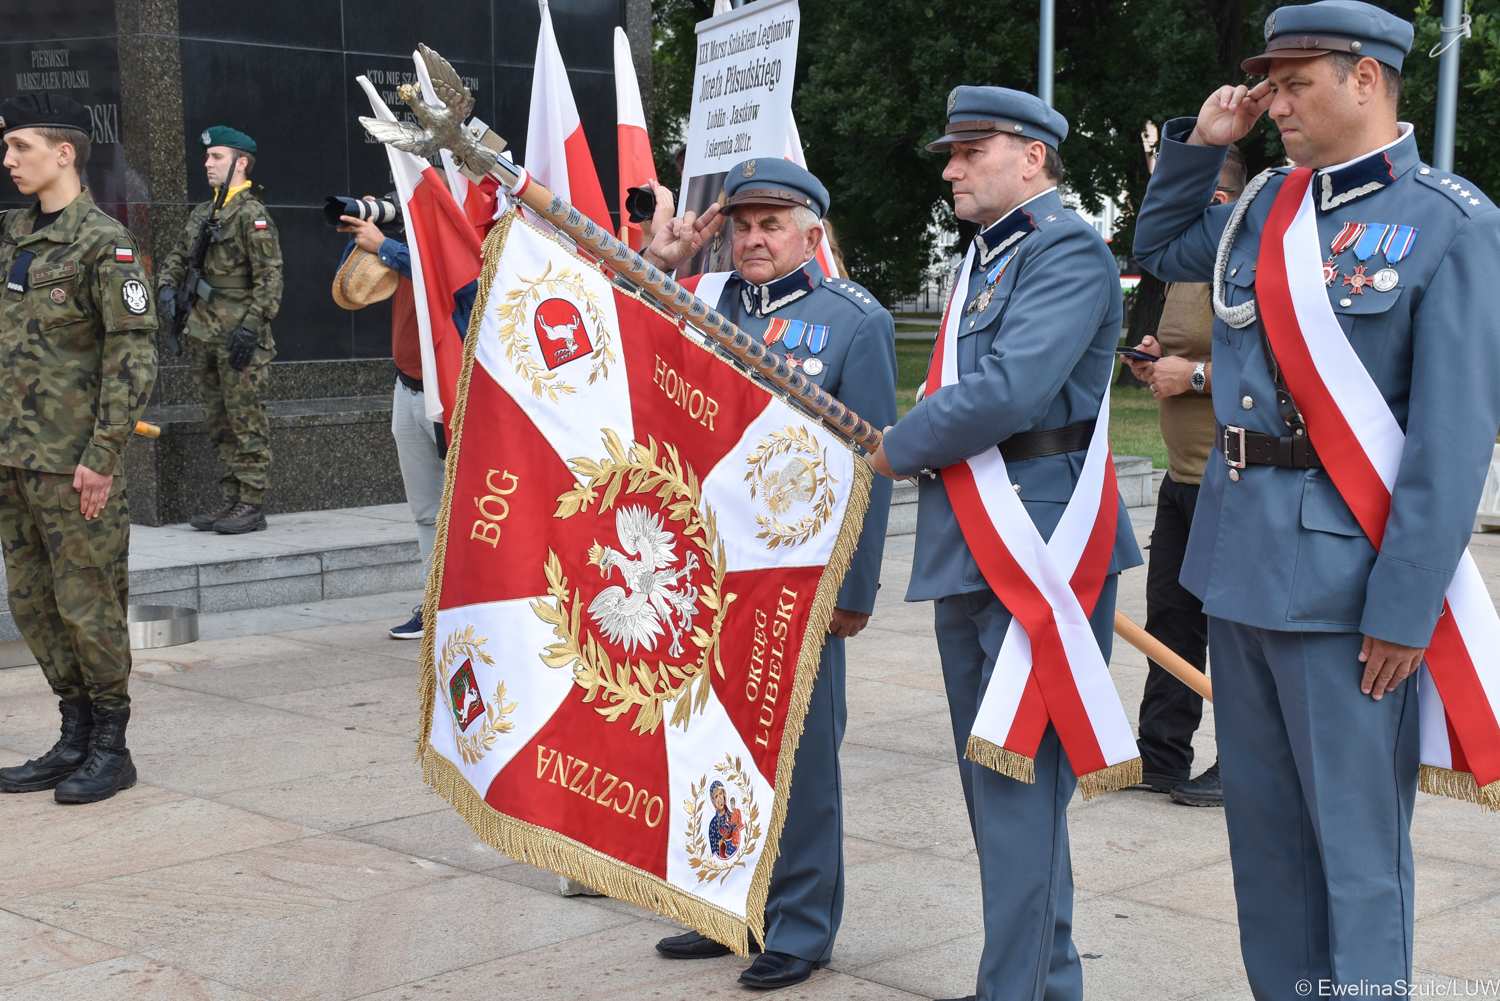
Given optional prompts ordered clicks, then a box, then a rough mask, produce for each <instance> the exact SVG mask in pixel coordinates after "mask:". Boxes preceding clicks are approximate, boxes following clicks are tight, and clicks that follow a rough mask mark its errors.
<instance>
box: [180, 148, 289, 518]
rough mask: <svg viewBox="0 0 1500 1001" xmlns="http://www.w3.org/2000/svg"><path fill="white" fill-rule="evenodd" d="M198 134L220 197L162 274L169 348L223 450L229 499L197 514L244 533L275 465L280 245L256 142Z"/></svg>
mask: <svg viewBox="0 0 1500 1001" xmlns="http://www.w3.org/2000/svg"><path fill="white" fill-rule="evenodd" d="M200 141H201V142H202V143H203V148H204V150H205V162H204V167H205V169H206V170H207V172H208V183H209V184H210V185H212V186H213V188H214V197H213V198H212V199H210V200H209V201H206V202H204V203H203V204H201V205H199V206H197V207H196V208H194V209H193V212H192V214H191V215H190V216H188V223H187V227H186V228H185V229H184V230H183V233H182V235H181V237H179V238H178V241H177V246H176V247H175V248H174V249H173V250H172V253H171V254H169V255H168V256H167V259H166V261H165V262H164V263H163V265H162V268H161V272H160V286H159V288H158V292H157V295H158V299H159V305H160V310H159V312H160V314H161V319H162V324H163V327H164V333H165V338H166V343H167V347H168V348H170V349H171V350H172V351H173V352H174V353H176V354H179V355H180V354H182V348H183V341H184V335H186V337H185V340H186V343H187V347H188V366H189V368H190V370H191V371H192V374H193V382H194V383H196V384H197V386H198V393H199V394H200V395H201V396H202V397H203V421H204V423H205V424H207V425H208V437H209V441H210V442H212V443H213V446H214V448H215V449H216V450H217V451H218V453H219V460H220V462H222V463H223V465H224V475H223V476H221V477H220V478H219V485H220V488H221V489H222V491H223V503H222V504H220V505H219V507H218V508H216V509H214V510H213V511H208V512H205V513H203V514H198V515H194V516H193V518H192V520H191V522H190V523H191V524H192V526H193V527H194V528H196V529H198V530H199V531H201V532H207V531H210V530H212V531H214V532H217V533H219V534H220V535H241V534H243V533H245V532H258V531H261V530H262V529H264V528H265V527H266V516H265V511H264V509H263V506H262V505H263V500H264V497H265V493H266V486H267V481H268V478H269V476H270V469H271V425H270V421H269V419H268V418H267V417H266V391H267V389H268V387H269V384H270V375H271V359H272V358H275V357H276V342H275V341H274V340H272V339H271V321H272V320H273V319H275V318H276V313H277V311H278V310H279V309H280V308H281V292H282V279H281V243H280V241H279V239H278V238H277V235H276V226H275V224H274V223H272V222H271V217H270V215H268V214H267V213H266V206H265V204H264V203H263V202H262V201H261V198H262V196H263V194H264V189H263V188H261V187H260V185H258V184H255V183H254V182H253V181H251V180H249V175H250V172H251V170H253V169H254V167H255V153H256V145H255V140H253V139H251V138H250V137H249V136H247V135H245V134H244V133H243V132H240V131H238V130H236V129H231V128H229V127H227V126H224V125H215V126H213V127H212V128H209V129H205V130H204V132H203V134H202V136H201V137H200Z"/></svg>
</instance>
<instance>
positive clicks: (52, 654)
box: [0, 466, 130, 708]
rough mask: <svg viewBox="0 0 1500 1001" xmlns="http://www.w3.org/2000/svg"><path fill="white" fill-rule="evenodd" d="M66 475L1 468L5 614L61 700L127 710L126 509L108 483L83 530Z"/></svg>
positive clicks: (118, 480) (121, 486)
mask: <svg viewBox="0 0 1500 1001" xmlns="http://www.w3.org/2000/svg"><path fill="white" fill-rule="evenodd" d="M80 499H81V498H80V496H79V493H78V491H77V490H74V489H73V474H71V473H39V472H35V471H33V470H29V469H20V468H17V467H15V466H0V546H3V547H4V550H5V576H6V578H7V580H8V581H9V584H10V588H9V599H10V613H11V615H13V616H15V620H16V627H17V628H19V629H20V630H21V635H22V636H23V637H25V639H26V645H27V646H28V647H30V648H31V652H32V654H33V655H34V656H35V657H36V659H37V663H38V664H40V665H41V667H42V673H43V674H45V675H46V676H47V683H48V684H50V685H51V686H52V691H54V692H55V693H57V697H58V699H59V700H62V701H68V702H72V701H79V700H82V699H90V700H92V701H94V702H96V703H98V704H99V705H101V706H104V707H108V708H124V707H126V706H129V705H130V692H129V684H130V633H129V629H128V627H127V626H126V624H125V608H126V606H127V605H128V604H129V600H130V569H129V552H130V507H129V505H128V504H127V503H126V500H125V477H123V476H116V477H115V479H114V484H113V485H112V486H111V488H110V494H109V501H108V502H107V503H106V504H105V505H104V510H103V511H101V512H99V517H97V518H95V519H93V520H92V521H85V520H84V518H83V513H82V512H81V511H79V509H78V505H79V501H80Z"/></svg>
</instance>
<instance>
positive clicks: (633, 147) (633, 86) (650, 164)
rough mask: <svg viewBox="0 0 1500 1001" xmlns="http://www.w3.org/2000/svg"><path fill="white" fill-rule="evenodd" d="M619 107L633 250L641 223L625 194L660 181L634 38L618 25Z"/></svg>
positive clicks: (624, 220)
mask: <svg viewBox="0 0 1500 1001" xmlns="http://www.w3.org/2000/svg"><path fill="white" fill-rule="evenodd" d="M615 109H616V114H617V115H618V120H619V124H618V125H617V126H616V129H617V131H618V138H617V140H616V141H617V143H618V146H619V151H620V239H621V240H624V241H625V242H626V243H627V244H629V245H630V247H631V248H632V249H634V250H639V249H640V248H641V224H640V223H636V222H631V221H630V216H629V214H628V213H627V212H626V211H625V197H626V192H627V191H629V189H631V188H639V187H640V186H641V185H643V184H650V183H652V182H653V181H655V180H656V161H655V160H653V159H652V157H651V137H650V136H649V135H648V134H647V133H646V110H645V108H643V107H642V106H641V86H640V82H639V81H638V80H636V77H635V62H634V61H633V60H632V59H631V57H630V39H628V38H626V37H625V29H624V28H621V27H618V26H616V28H615ZM543 183H546V182H543ZM595 221H596V222H597V221H598V220H595Z"/></svg>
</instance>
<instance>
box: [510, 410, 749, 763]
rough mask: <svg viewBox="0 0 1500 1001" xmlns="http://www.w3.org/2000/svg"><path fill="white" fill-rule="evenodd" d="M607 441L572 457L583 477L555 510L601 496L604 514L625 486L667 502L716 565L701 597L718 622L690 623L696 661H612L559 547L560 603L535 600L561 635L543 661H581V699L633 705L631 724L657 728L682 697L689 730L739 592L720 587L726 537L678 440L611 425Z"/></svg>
mask: <svg viewBox="0 0 1500 1001" xmlns="http://www.w3.org/2000/svg"><path fill="white" fill-rule="evenodd" d="M604 447H605V449H606V450H607V451H608V453H609V454H608V455H607V456H606V457H605V458H604V459H601V460H599V461H597V462H596V461H594V460H593V459H589V458H575V459H570V460H568V464H569V465H570V466H572V467H573V473H574V475H575V476H577V477H578V481H577V482H576V483H575V484H574V487H573V489H572V490H569V491H567V492H566V493H564V494H562V495H561V496H559V497H558V498H557V511H556V512H555V513H554V514H553V517H555V518H571V517H572V516H573V515H575V514H578V513H580V512H582V511H587V510H588V508H589V505H591V504H593V503H594V501H596V500H599V501H600V503H599V508H598V512H599V513H600V514H603V513H604V512H606V511H608V510H609V509H610V508H611V507H613V506H614V503H615V501H616V499H617V498H619V496H620V494H621V493H622V492H624V493H627V494H650V493H655V494H656V496H657V499H658V500H659V501H661V503H662V504H663V505H664V506H665V509H666V511H667V518H668V520H669V521H675V522H680V523H681V524H682V525H683V526H684V527H683V529H682V535H684V536H685V537H687V538H688V539H690V540H692V542H693V543H694V544H695V545H697V547H698V548H699V549H700V550H702V551H703V555H704V559H705V560H706V561H707V563H708V565H709V567H710V568H711V569H712V570H713V583H711V584H705V585H704V586H703V589H702V591H701V592H700V594H699V600H701V601H702V602H703V604H704V605H705V606H706V607H708V608H709V609H711V610H712V611H713V612H714V620H713V627H712V629H711V630H708V629H704V628H703V627H702V626H694V627H693V635H692V641H693V643H694V645H696V646H697V647H698V648H699V650H701V651H702V653H701V654H700V655H699V657H698V659H697V661H696V662H690V663H687V664H669V663H667V662H666V661H664V660H658V661H657V663H656V667H655V668H654V669H653V668H652V667H651V666H650V665H649V664H647V663H646V661H645V660H644V659H641V660H639V661H637V662H636V663H635V664H634V665H632V664H631V662H630V659H629V658H628V657H627V658H625V659H624V660H623V661H621V662H620V663H619V664H615V663H613V662H612V661H611V660H610V657H609V654H608V652H607V651H606V650H605V649H604V646H603V644H601V643H600V642H599V641H598V640H597V639H596V638H595V637H594V636H593V634H592V633H587V632H585V631H584V629H583V627H582V613H583V602H582V601H581V600H580V598H579V591H578V590H577V589H576V588H575V589H574V590H573V591H572V594H571V596H570V595H569V591H568V578H567V577H566V576H564V575H563V572H562V563H561V561H560V560H558V558H557V553H556V552H554V551H553V550H551V549H548V550H547V564H546V567H545V572H546V574H547V584H548V587H547V593H548V594H549V595H551V596H552V597H553V598H554V599H555V603H554V602H549V601H547V600H546V599H545V598H538V599H537V600H535V601H533V602H532V603H531V610H532V611H533V612H535V613H536V615H537V617H538V618H540V619H541V620H542V621H544V622H546V623H548V624H549V625H551V626H552V632H553V634H554V635H555V636H557V638H558V640H559V642H557V643H554V644H552V645H551V646H549V647H548V648H547V649H546V651H545V652H543V653H542V655H541V657H542V662H543V663H544V664H546V665H547V666H548V667H552V668H562V667H567V666H569V665H570V664H572V665H577V666H576V667H574V669H573V680H574V682H575V683H577V685H578V686H579V687H580V688H582V689H583V690H584V691H586V692H588V696H587V697H586V698H585V699H584V700H583V701H585V702H592V701H594V699H596V698H598V699H601V701H602V702H603V705H600V706H597V707H595V711H596V712H597V713H599V714H600V715H601V716H603V717H604V718H605V719H607V720H608V721H609V722H611V723H613V722H615V721H616V720H619V719H620V718H621V717H622V716H624V715H625V714H626V713H627V712H629V711H630V710H631V709H634V710H635V721H634V722H633V723H632V724H631V727H630V728H631V729H632V730H635V731H636V732H638V733H640V734H643V735H644V734H649V733H655V732H656V730H657V728H658V727H660V726H661V723H662V719H663V715H664V712H663V706H664V705H665V704H666V703H668V702H672V701H673V700H677V706H676V708H675V709H673V711H672V725H673V726H680V727H682V728H683V729H684V730H686V729H687V725H688V720H689V718H690V717H691V715H692V712H693V711H694V710H696V711H698V712H702V711H703V708H704V706H706V705H708V691H709V675H708V670H709V665H710V664H712V665H713V667H714V669H715V670H717V671H718V673H719V677H721V678H722V677H724V662H723V661H722V660H721V659H720V654H719V632H720V630H721V629H722V628H723V625H724V613H725V612H726V611H728V609H729V604H730V602H732V601H734V599H735V598H736V597H737V595H733V594H724V593H723V587H724V571H725V567H726V566H727V563H728V561H727V559H726V558H725V554H724V543H723V541H722V540H721V539H720V538H719V532H718V526H717V523H716V521H715V517H714V512H713V509H712V508H709V507H707V506H704V507H703V508H702V511H701V513H700V510H699V498H700V489H699V484H698V476H697V474H696V473H694V472H693V470H692V467H690V466H687V465H686V464H685V463H683V462H682V460H681V458H680V457H679V455H678V453H677V448H676V447H675V446H673V445H659V444H658V443H657V441H656V439H655V438H650V439H648V441H647V444H645V445H642V444H640V443H639V442H636V443H634V444H632V445H631V446H630V447H629V448H628V449H627V448H626V447H625V444H624V443H623V442H622V441H621V440H620V436H619V435H618V434H616V433H615V432H614V431H612V430H610V429H608V428H606V429H605V430H604ZM601 488H602V489H603V491H604V496H603V499H602V500H600V498H599V491H600V489H601ZM695 681H696V683H697V686H698V691H697V695H696V697H695V698H683V699H678V696H679V695H682V694H684V693H689V694H690V693H691V689H692V687H693V685H694V683H695Z"/></svg>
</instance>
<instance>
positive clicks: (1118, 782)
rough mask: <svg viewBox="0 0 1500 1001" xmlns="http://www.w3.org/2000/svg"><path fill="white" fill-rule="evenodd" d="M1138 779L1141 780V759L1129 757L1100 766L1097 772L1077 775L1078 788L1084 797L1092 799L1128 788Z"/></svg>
mask: <svg viewBox="0 0 1500 1001" xmlns="http://www.w3.org/2000/svg"><path fill="white" fill-rule="evenodd" d="M1139 781H1141V759H1140V758H1131V759H1130V760H1129V761H1122V762H1120V763H1119V764H1117V765H1110V766H1109V767H1108V768H1101V769H1099V770H1098V771H1097V772H1089V773H1088V774H1087V775H1080V776H1078V788H1079V789H1081V790H1083V798H1084V799H1093V798H1094V797H1095V796H1103V795H1104V794H1105V793H1107V792H1114V791H1115V790H1117V789H1128V788H1130V787H1131V786H1133V785H1135V784H1136V783H1137V782H1139Z"/></svg>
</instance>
